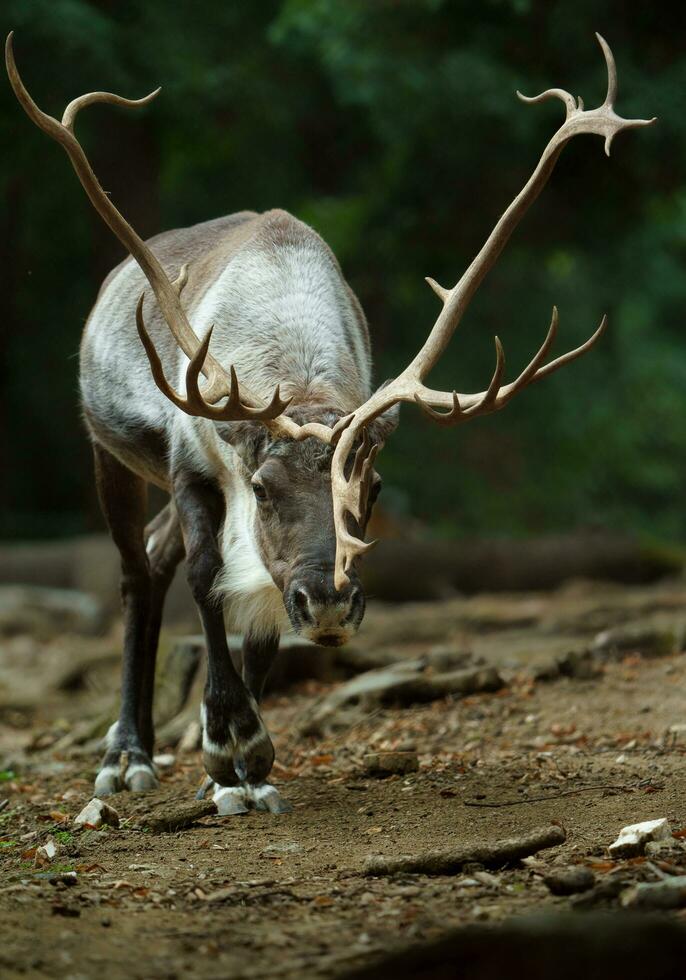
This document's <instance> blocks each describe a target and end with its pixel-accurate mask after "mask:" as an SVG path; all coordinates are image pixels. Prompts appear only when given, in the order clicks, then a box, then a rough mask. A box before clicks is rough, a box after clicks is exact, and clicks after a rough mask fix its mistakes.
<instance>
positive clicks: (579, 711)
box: [0, 582, 686, 978]
mask: <svg viewBox="0 0 686 980" xmlns="http://www.w3.org/2000/svg"><path fill="white" fill-rule="evenodd" d="M685 626H686V585H685V584H684V583H683V582H671V583H665V584H663V585H659V586H652V587H642V588H626V587H622V588H619V587H610V586H607V587H604V586H598V585H588V584H584V583H576V584H572V585H570V586H567V587H566V588H563V589H561V590H560V591H559V592H556V593H554V594H547V595H544V594H523V595H498V596H480V597H476V598H474V599H453V600H449V601H446V602H443V603H435V604H424V605H421V606H420V605H417V606H403V607H399V608H397V609H390V608H388V607H382V606H378V607H376V608H372V609H370V611H369V613H368V618H367V621H366V623H365V625H363V628H362V633H361V635H360V639H359V643H358V646H359V647H360V649H362V650H367V651H378V650H386V651H388V650H392V651H394V652H397V657H398V658H402V657H416V656H417V655H419V654H421V653H422V652H426V651H428V650H431V649H435V648H436V647H445V648H450V649H458V648H459V649H470V650H473V651H474V652H475V654H477V655H478V656H483V657H484V658H485V659H486V661H487V662H488V663H490V664H492V665H493V666H495V667H496V668H497V669H498V671H499V672H500V674H501V676H502V678H503V681H504V686H503V687H502V688H501V689H500V690H498V691H496V692H494V693H482V694H475V695H470V696H468V697H463V698H458V697H456V696H449V697H444V698H442V699H440V700H437V701H433V702H430V703H422V704H414V705H408V706H397V705H393V704H390V705H387V704H378V705H376V706H370V705H369V704H366V703H365V704H361V705H358V706H356V707H355V706H353V708H352V709H350V710H349V711H348V713H347V714H346V716H345V720H344V723H341V725H339V726H338V727H337V726H335V725H334V726H333V727H332V728H331V730H330V731H326V732H324V733H323V734H320V735H309V736H304V735H302V734H300V732H301V731H302V728H303V726H302V719H303V718H306V717H307V716H308V712H310V711H311V708H312V705H313V704H314V703H315V702H317V700H318V699H320V698H321V697H322V696H325V695H326V694H327V693H329V692H330V691H331V689H332V688H333V686H334V685H333V684H332V683H328V682H326V681H322V680H311V681H303V682H300V683H299V684H297V685H296V686H295V687H293V688H291V689H290V690H288V691H286V692H284V693H281V694H278V695H274V696H272V697H270V698H269V699H268V700H267V702H266V704H265V718H266V721H267V724H268V727H269V729H270V731H271V733H272V735H273V737H274V740H275V744H276V749H277V759H278V763H277V765H276V767H275V771H274V782H275V783H276V784H277V786H278V787H279V789H280V791H281V792H282V794H283V795H284V796H285V797H286V798H288V799H289V800H290V802H291V803H292V804H293V811H292V813H289V814H285V815H280V816H272V815H270V814H265V813H259V812H250V813H248V814H246V815H243V816H240V817H225V818H220V817H218V816H217V815H214V814H210V815H208V816H205V817H202V818H201V819H199V821H198V822H197V823H195V824H193V825H191V826H188V827H185V828H184V829H181V830H176V831H172V832H158V831H156V830H154V829H150V826H148V825H147V824H146V820H148V821H149V822H150V824H151V825H152V824H154V820H153V818H154V816H155V815H156V814H160V813H162V814H163V813H165V812H171V811H172V810H173V809H174V807H175V806H176V804H177V803H179V802H183V801H189V800H192V799H193V796H194V793H195V790H196V789H197V787H198V785H199V784H200V782H201V779H202V770H201V765H200V760H199V754H198V753H197V752H196V751H191V752H185V753H184V752H180V751H179V750H178V749H175V750H174V753H175V759H174V762H173V764H172V765H171V767H170V768H168V769H165V770H163V771H161V786H160V789H159V790H158V791H156V792H154V793H152V794H147V795H132V794H128V793H120V794H117V795H116V796H114V797H111V798H110V800H109V802H111V803H112V805H113V806H114V807H115V808H116V810H117V812H118V814H119V817H120V821H121V822H120V826H119V828H116V829H115V828H105V829H103V830H88V829H86V830H80V831H77V830H75V829H74V828H73V818H74V817H75V816H76V814H78V812H79V811H80V810H81V808H82V807H83V806H84V805H85V804H86V803H87V802H88V800H89V799H90V798H91V792H90V790H91V786H92V780H93V775H94V770H95V766H96V761H97V754H95V753H94V751H93V746H92V745H89V744H88V743H87V742H86V743H84V744H78V743H76V742H74V741H72V744H71V745H69V738H68V737H66V738H65V736H68V735H69V733H70V732H73V731H74V730H75V729H76V727H77V726H79V725H83V723H84V720H87V719H88V718H90V717H93V716H95V715H97V714H98V713H99V712H100V713H101V712H102V711H103V709H106V708H107V707H108V706H109V705H111V703H112V698H113V694H114V692H115V691H116V686H117V667H116V662H115V657H114V656H113V654H114V651H115V650H116V646H117V643H118V630H117V629H115V630H113V631H112V633H111V634H110V635H108V636H107V637H105V638H96V639H93V638H87V637H83V636H79V637H77V636H58V637H53V638H45V637H41V638H38V637H35V636H29V635H25V634H23V635H16V636H12V637H6V638H5V639H4V640H2V641H0V768H1V769H2V774H1V775H0V779H2V780H3V781H2V783H0V801H5V800H6V801H8V802H7V803H4V802H0V806H4V808H3V809H2V811H0V921H2V924H3V928H2V936H3V942H2V945H1V947H0V973H1V974H2V975H3V976H4V977H8V978H10V977H15V976H30V977H71V978H95V977H100V976H102V975H103V974H105V973H106V975H107V976H108V978H116V977H120V976H121V977H132V978H156V977H165V978H171V977H179V978H181V977H184V978H185V977H202V978H206V977H225V976H231V977H240V978H243V977H245V978H249V977H250V978H252V977H277V976H278V977H281V978H290V977H293V978H295V977H308V978H309V977H313V978H319V977H322V978H323V977H333V976H340V975H342V974H344V973H345V972H346V971H347V970H350V969H352V968H354V967H356V966H360V965H362V964H365V963H368V962H371V961H373V959H374V957H375V956H376V955H378V954H379V953H381V952H383V951H387V950H390V949H395V948H398V947H400V946H402V945H403V944H405V943H410V942H417V941H429V940H432V939H436V938H437V937H440V936H442V935H444V934H445V933H446V932H447V931H448V930H450V929H451V928H453V927H455V926H460V925H464V924H470V923H475V922H487V923H498V922H501V921H503V920H504V919H507V918H509V917H512V916H517V915H520V914H522V913H526V912H530V911H532V910H539V911H540V910H552V909H568V908H570V907H572V906H574V907H576V908H577V909H579V914H582V911H583V908H584V907H588V908H595V907H598V906H599V905H600V906H607V905H610V906H613V907H619V906H620V904H621V901H620V898H619V897H618V890H616V889H615V892H614V895H613V896H611V897H607V896H608V895H609V894H610V892H609V891H608V890H607V889H606V891H605V897H604V898H603V894H602V889H601V888H598V887H596V889H595V890H594V891H591V892H587V893H585V894H582V895H580V896H577V897H572V898H570V897H554V896H553V895H552V894H551V892H550V891H549V889H548V887H547V886H546V884H545V883H544V880H543V879H544V877H545V876H546V875H547V874H549V872H551V870H555V869H558V870H559V869H564V868H567V867H568V866H574V865H578V864H582V865H584V866H586V867H589V868H590V869H591V870H592V871H593V872H594V874H595V876H596V884H597V886H598V885H602V884H603V883H607V882H608V881H613V880H618V879H619V878H621V880H622V881H623V882H624V883H625V884H626V885H627V886H628V885H629V884H631V882H637V881H654V880H658V879H659V878H660V877H665V876H667V877H668V876H670V875H674V874H677V873H679V872H680V873H681V874H684V873H686V854H681V855H680V854H678V853H677V854H676V855H672V856H668V857H666V858H664V859H659V860H658V859H655V860H651V859H649V858H645V857H639V858H634V859H630V860H624V861H614V860H610V859H609V858H608V852H607V847H608V845H609V844H610V843H611V842H612V841H613V840H614V839H615V837H616V836H617V834H618V832H619V830H620V829H621V828H622V827H623V826H625V825H626V824H631V823H635V822H638V821H641V820H647V819H651V818H657V817H667V818H668V819H669V821H670V824H671V828H672V830H673V831H674V832H675V833H676V835H677V836H676V838H675V847H678V846H680V844H679V842H680V840H681V839H682V837H683V836H686V833H684V828H686V759H685V758H684V756H685V754H686V710H685V709H686V654H685V653H683V652H682V651H683V647H684V642H683V637H684V627H685ZM607 630H612V631H614V632H613V633H611V634H609V636H608V635H606V636H604V637H603V636H602V635H601V636H600V637H599V636H598V634H602V633H603V631H607ZM166 642H167V645H168V644H169V637H167V638H166ZM84 651H86V652H88V654H89V655H91V654H92V656H93V658H94V660H93V669H92V670H91V671H90V672H89V673H88V676H87V678H86V681H85V682H84V683H83V684H81V685H80V686H79V685H76V687H77V689H76V690H71V691H65V690H64V689H63V688H64V686H65V685H64V682H63V681H62V683H61V684H57V683H56V680H55V679H56V678H58V677H62V678H63V676H64V670H65V669H66V667H67V666H68V664H69V663H70V662H71V661H72V660H73V658H75V657H79V656H82V655H83V654H84ZM583 651H589V653H588V654H587V655H586V658H585V659H584V658H582V659H581V664H582V666H581V667H579V666H578V664H577V666H574V664H575V663H576V661H575V660H574V658H572V660H570V659H569V658H567V660H565V661H563V664H566V666H564V665H563V667H562V670H561V671H560V670H559V669H558V668H557V667H554V666H553V665H554V663H555V661H556V658H560V657H564V655H566V654H570V653H572V652H574V653H580V652H583ZM570 663H571V664H572V667H570V666H569V664H570ZM575 673H576V674H577V676H573V675H574V674H575ZM570 674H571V675H572V676H569V675H570ZM579 675H580V676H579ZM339 683H340V682H339ZM67 686H68V685H67ZM163 748H164V747H163V746H162V747H160V750H161V749H163ZM386 749H388V750H390V749H401V750H404V751H408V752H410V751H416V753H417V754H418V757H419V770H418V771H417V772H411V773H408V774H407V775H402V776H401V775H392V776H390V777H388V778H376V777H374V776H372V775H370V774H369V772H368V770H367V768H366V766H365V754H366V753H368V752H370V751H372V750H373V751H379V750H386ZM551 822H557V823H559V824H560V825H561V826H562V827H563V828H564V830H565V832H566V835H567V839H566V842H565V843H564V844H562V845H561V846H558V847H554V848H551V849H549V850H545V851H541V852H539V853H538V854H537V855H535V856H533V857H530V858H526V859H525V860H524V861H523V862H519V863H516V864H515V865H511V866H507V867H505V868H496V869H490V870H484V869H483V868H481V867H479V866H478V865H468V866H467V867H464V868H462V869H461V870H459V871H458V872H457V873H455V874H451V875H440V876H430V875H426V874H409V873H403V874H399V875H393V876H390V877H369V876H367V875H366V874H365V873H364V869H365V862H366V860H367V858H368V857H370V856H371V855H375V854H381V855H387V856H396V855H401V854H410V855H417V854H420V853H421V852H424V851H428V850H436V849H454V848H456V847H463V846H466V845H470V844H475V845H476V844H481V843H492V842H493V841H496V840H498V839H500V838H504V837H510V836H513V835H517V834H520V833H525V832H528V831H530V830H532V829H533V828H536V827H541V826H546V825H549V824H550V823H551ZM51 836H52V837H53V839H55V840H56V841H57V843H58V845H59V849H60V850H59V853H58V854H57V856H56V857H55V858H54V859H53V861H52V862H51V863H48V864H46V865H42V866H41V865H38V866H37V865H36V857H35V850H36V848H37V847H39V846H40V845H41V844H43V843H44V842H45V841H46V840H47V839H48V838H49V837H51ZM625 914H627V915H628V914H630V913H629V912H626V913H625ZM665 914H667V913H665ZM669 914H671V915H674V916H677V917H681V916H683V915H684V913H683V912H680V911H676V912H673V913H669Z"/></svg>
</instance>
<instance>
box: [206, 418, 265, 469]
mask: <svg viewBox="0 0 686 980" xmlns="http://www.w3.org/2000/svg"><path fill="white" fill-rule="evenodd" d="M215 428H216V430H217V434H218V436H219V438H220V439H221V440H222V442H226V443H228V445H229V446H231V448H232V449H234V450H235V451H236V453H238V455H239V456H240V458H241V461H242V462H243V465H244V466H245V467H246V468H247V469H248V470H250V472H251V473H254V472H255V470H257V469H259V467H260V465H261V463H262V460H263V458H264V453H265V450H266V449H267V446H268V444H269V433H268V432H267V430H266V429H265V428H264V426H262V425H259V424H258V423H256V422H217V423H215Z"/></svg>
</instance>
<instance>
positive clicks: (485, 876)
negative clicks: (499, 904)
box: [474, 871, 500, 888]
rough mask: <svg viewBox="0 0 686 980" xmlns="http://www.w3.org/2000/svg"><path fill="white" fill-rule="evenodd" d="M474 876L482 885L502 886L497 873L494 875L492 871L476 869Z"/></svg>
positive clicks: (490, 886)
mask: <svg viewBox="0 0 686 980" xmlns="http://www.w3.org/2000/svg"><path fill="white" fill-rule="evenodd" d="M474 877H475V878H476V880H477V881H478V882H480V883H481V884H482V885H487V886H488V887H489V888H500V878H499V877H498V876H497V875H492V874H491V873H490V871H475V872H474Z"/></svg>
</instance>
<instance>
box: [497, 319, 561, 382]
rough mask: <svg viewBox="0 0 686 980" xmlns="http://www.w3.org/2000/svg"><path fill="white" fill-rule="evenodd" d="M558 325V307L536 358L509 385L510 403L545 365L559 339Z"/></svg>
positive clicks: (535, 355)
mask: <svg viewBox="0 0 686 980" xmlns="http://www.w3.org/2000/svg"><path fill="white" fill-rule="evenodd" d="M558 324H559V314H558V312H557V307H556V306H553V314H552V316H551V318H550V326H549V327H548V333H547V334H546V335H545V340H544V341H543V343H542V344H541V346H540V347H539V348H538V350H537V352H536V353H535V354H534V356H533V357H532V359H531V360H530V361H529V363H528V364H527V366H526V367H525V368H524V370H523V371H522V373H521V374H520V375H519V377H518V378H517V379H516V380H515V381H513V382H512V384H511V385H508V389H509V390H508V394H507V396H506V397H507V399H508V401H509V399H510V398H512V396H513V395H514V394H516V393H517V392H518V391H520V390H521V389H522V388H525V387H526V385H528V384H530V383H531V381H532V380H533V379H534V378H535V376H536V372H537V371H538V368H539V366H540V365H541V364H542V363H543V361H544V360H545V358H546V357H547V356H548V351H549V350H550V348H551V347H552V346H553V344H554V343H555V338H556V337H557V328H558Z"/></svg>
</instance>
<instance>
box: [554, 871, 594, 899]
mask: <svg viewBox="0 0 686 980" xmlns="http://www.w3.org/2000/svg"><path fill="white" fill-rule="evenodd" d="M543 883H544V884H545V885H546V886H547V887H548V890H549V891H550V892H551V893H552V894H553V895H576V894H578V893H579V892H587V891H588V890H589V888H593V886H594V884H595V875H594V874H593V872H592V871H591V869H590V868H585V867H584V866H583V865H580V864H579V865H576V866H574V867H571V868H562V869H561V870H560V871H553V872H552V873H551V874H549V875H546V876H545V878H544V879H543Z"/></svg>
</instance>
